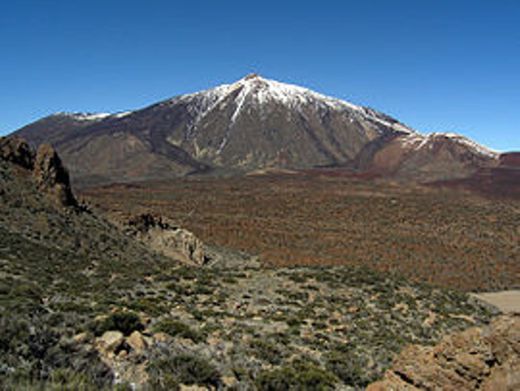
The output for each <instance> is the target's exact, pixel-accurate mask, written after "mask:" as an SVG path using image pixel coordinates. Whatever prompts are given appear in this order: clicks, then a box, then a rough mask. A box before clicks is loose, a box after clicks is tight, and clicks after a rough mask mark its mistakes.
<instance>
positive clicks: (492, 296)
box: [475, 290, 520, 314]
mask: <svg viewBox="0 0 520 391" xmlns="http://www.w3.org/2000/svg"><path fill="white" fill-rule="evenodd" d="M475 296H476V297H478V298H479V299H481V300H484V301H487V302H488V303H490V304H493V305H494V306H496V307H498V308H499V309H500V310H501V311H502V312H504V313H517V314H520V290H512V291H502V292H491V293H478V294H475Z"/></svg>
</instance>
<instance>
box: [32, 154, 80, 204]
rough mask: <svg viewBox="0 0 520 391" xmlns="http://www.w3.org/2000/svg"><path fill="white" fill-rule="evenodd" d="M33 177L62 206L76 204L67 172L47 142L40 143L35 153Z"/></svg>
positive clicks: (39, 186) (40, 187) (41, 188)
mask: <svg viewBox="0 0 520 391" xmlns="http://www.w3.org/2000/svg"><path fill="white" fill-rule="evenodd" d="M33 177H34V179H35V181H36V183H37V185H38V188H39V189H40V190H42V191H45V192H46V193H49V194H50V195H51V196H52V198H53V199H54V201H56V202H57V203H58V204H60V205H63V206H76V205H77V201H76V199H75V198H74V194H72V190H71V187H70V179H69V173H68V172H67V170H66V169H65V167H64V166H63V164H62V162H61V159H60V157H59V156H58V154H57V153H56V151H55V150H54V148H52V146H51V145H49V144H42V145H40V147H39V148H38V151H37V153H36V159H35V161H34V169H33Z"/></svg>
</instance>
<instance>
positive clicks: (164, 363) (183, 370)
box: [147, 354, 220, 388]
mask: <svg viewBox="0 0 520 391" xmlns="http://www.w3.org/2000/svg"><path fill="white" fill-rule="evenodd" d="M147 370H148V374H149V375H150V385H154V384H159V385H163V386H166V384H165V383H169V384H170V385H174V384H177V383H181V384H187V385H193V384H196V385H199V386H214V387H217V388H218V387H219V386H220V374H219V372H218V371H217V369H216V368H215V367H214V366H213V365H212V364H211V363H210V362H209V361H207V360H206V359H204V358H201V357H197V356H193V355H190V354H180V355H177V356H173V357H170V356H168V355H163V356H162V357H160V358H158V359H154V360H152V361H151V362H150V364H149V365H148V367H147Z"/></svg>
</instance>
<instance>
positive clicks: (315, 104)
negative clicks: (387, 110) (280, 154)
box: [166, 73, 414, 133]
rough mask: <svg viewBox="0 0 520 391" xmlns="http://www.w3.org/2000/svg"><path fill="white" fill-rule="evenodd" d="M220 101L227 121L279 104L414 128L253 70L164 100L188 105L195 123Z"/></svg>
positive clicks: (298, 110) (297, 110) (405, 130)
mask: <svg viewBox="0 0 520 391" xmlns="http://www.w3.org/2000/svg"><path fill="white" fill-rule="evenodd" d="M224 101H226V102H232V104H233V105H234V110H233V114H232V115H231V118H230V120H231V124H234V123H235V122H236V120H237V119H238V117H239V116H240V115H241V114H242V113H243V112H244V110H245V109H248V110H249V109H251V108H252V109H255V110H258V111H259V112H262V113H264V114H265V113H268V112H269V110H272V109H274V107H279V106H283V107H285V108H286V109H287V110H288V113H299V114H301V113H303V112H305V111H308V110H312V111H313V112H315V113H318V112H320V113H322V114H324V113H326V112H331V111H333V112H338V113H344V115H345V120H346V121H349V120H350V121H352V120H354V118H358V119H363V120H368V121H371V122H373V123H377V124H378V125H382V126H385V127H388V128H391V129H393V130H395V131H398V132H403V133H414V130H413V129H411V128H409V127H407V126H406V125H403V124H401V123H399V122H398V121H396V120H394V119H393V118H390V117H388V116H386V115H384V114H382V113H379V112H377V111H375V110H372V109H370V108H367V107H363V106H358V105H355V104H352V103H350V102H347V101H344V100H341V99H337V98H333V97H330V96H327V95H323V94H320V93H318V92H315V91H312V90H310V89H308V88H305V87H300V86H297V85H294V84H288V83H282V82H278V81H276V80H272V79H267V78H264V77H262V76H260V75H258V74H256V73H251V74H249V75H246V76H245V77H243V78H242V79H240V80H238V81H236V82H234V83H232V84H223V85H220V86H218V87H215V88H212V89H209V90H205V91H201V92H197V93H192V94H188V95H182V96H178V97H176V98H173V99H171V100H169V101H167V102H166V104H168V105H171V104H176V103H178V102H184V103H186V104H188V105H189V110H190V111H191V112H192V114H193V115H194V118H195V121H194V123H196V122H198V121H199V120H201V119H202V118H204V117H205V116H206V115H207V114H208V113H210V112H211V111H212V110H213V109H215V108H218V107H220V105H221V103H222V102H224Z"/></svg>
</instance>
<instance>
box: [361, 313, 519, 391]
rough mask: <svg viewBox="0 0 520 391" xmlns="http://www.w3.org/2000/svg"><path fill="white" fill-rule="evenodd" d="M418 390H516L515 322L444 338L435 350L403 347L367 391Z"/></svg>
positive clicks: (499, 321) (513, 319)
mask: <svg viewBox="0 0 520 391" xmlns="http://www.w3.org/2000/svg"><path fill="white" fill-rule="evenodd" d="M423 389H428V390H486V391H509V390H511V391H512V390H518V389H520V317H519V316H501V317H499V318H496V319H495V320H494V321H493V322H492V323H491V324H490V325H489V326H485V327H474V328H471V329H468V330H466V331H463V332H461V333H457V334H453V335H450V336H448V337H446V338H444V339H443V340H442V341H441V342H440V343H439V344H438V345H437V346H433V347H426V346H419V345H412V346H409V347H407V348H406V349H405V350H403V351H402V352H401V354H399V355H398V357H397V358H396V360H395V361H394V364H393V366H392V368H391V369H390V370H388V371H387V372H386V373H385V376H384V378H383V380H381V381H379V382H376V383H373V384H371V385H370V386H368V388H367V390H368V391H382V390H423Z"/></svg>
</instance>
